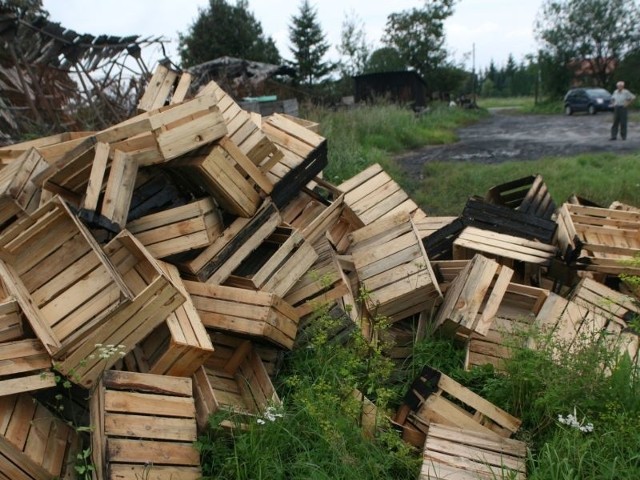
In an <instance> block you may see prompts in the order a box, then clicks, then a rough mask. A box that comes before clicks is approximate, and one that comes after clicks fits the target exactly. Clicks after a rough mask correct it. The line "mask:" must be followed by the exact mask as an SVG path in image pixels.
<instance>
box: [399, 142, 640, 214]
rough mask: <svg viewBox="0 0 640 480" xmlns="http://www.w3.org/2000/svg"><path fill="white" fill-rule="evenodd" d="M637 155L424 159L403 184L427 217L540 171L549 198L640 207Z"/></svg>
mask: <svg viewBox="0 0 640 480" xmlns="http://www.w3.org/2000/svg"><path fill="white" fill-rule="evenodd" d="M639 162H640V154H633V155H623V156H620V155H614V154H588V155H579V156H576V157H568V158H561V157H558V158H546V159H541V160H528V161H513V162H504V163H499V164H478V163H472V162H455V163H454V162H429V163H428V164H426V165H425V166H424V171H423V176H422V179H420V180H413V181H409V180H408V179H404V180H403V179H400V181H401V183H402V182H404V186H405V188H406V189H407V190H408V192H409V195H410V196H411V197H412V198H413V199H414V200H415V201H416V202H417V203H418V204H419V205H420V206H421V207H422V208H423V209H424V210H425V211H426V212H427V213H428V214H431V215H458V214H460V213H461V212H462V208H463V207H464V205H465V203H466V201H467V199H468V198H469V196H471V195H480V196H484V195H485V193H486V192H487V190H488V189H489V188H491V187H493V186H495V185H499V184H501V183H505V182H507V181H510V180H515V179H518V178H522V177H525V176H528V175H533V174H540V175H542V178H543V179H544V181H545V183H546V185H547V187H548V188H549V191H550V193H551V196H552V198H553V199H554V200H555V201H556V203H562V202H564V201H565V200H567V198H568V197H569V196H570V195H572V194H576V195H578V196H580V197H583V198H587V199H589V200H591V201H593V202H596V203H598V204H600V205H603V206H608V205H609V204H610V203H611V202H612V201H614V200H618V201H621V202H623V203H629V204H632V205H640V169H638V168H637V166H638V163H639Z"/></svg>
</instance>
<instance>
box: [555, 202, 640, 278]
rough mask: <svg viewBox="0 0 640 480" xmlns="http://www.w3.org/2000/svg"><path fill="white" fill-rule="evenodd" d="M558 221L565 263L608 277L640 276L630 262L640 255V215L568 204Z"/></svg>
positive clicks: (639, 272)
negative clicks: (639, 234)
mask: <svg viewBox="0 0 640 480" xmlns="http://www.w3.org/2000/svg"><path fill="white" fill-rule="evenodd" d="M557 222H558V236H557V242H558V245H559V247H560V250H561V252H562V255H563V257H564V260H565V262H567V263H569V264H570V265H572V266H574V267H575V268H579V269H583V270H588V271H594V272H600V273H604V274H611V275H619V274H621V273H625V274H629V275H640V267H639V266H637V265H634V264H633V263H632V262H630V261H631V260H633V258H634V257H635V256H636V255H637V254H638V253H639V252H640V237H638V234H637V233H638V230H639V229H640V213H638V212H634V211H625V210H617V209H611V208H598V207H587V206H582V205H573V204H569V203H565V204H563V205H562V206H561V207H560V209H559V212H558V219H557Z"/></svg>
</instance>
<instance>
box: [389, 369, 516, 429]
mask: <svg viewBox="0 0 640 480" xmlns="http://www.w3.org/2000/svg"><path fill="white" fill-rule="evenodd" d="M395 420H396V422H398V423H400V424H403V423H404V422H405V421H407V420H408V421H410V422H412V423H413V424H414V425H415V426H416V427H417V428H418V429H420V430H422V431H423V432H424V433H428V431H429V425H430V424H431V423H440V424H443V425H448V426H451V427H455V428H463V429H465V430H471V431H474V432H480V433H484V434H486V435H490V436H493V437H503V438H509V437H510V436H511V435H512V434H514V433H515V432H517V431H518V429H519V428H520V424H521V421H520V420H519V419H517V418H515V417H513V416H512V415H510V414H509V413H507V412H505V411H504V410H502V409H500V408H498V407H496V406H495V405H493V404H492V403H491V402H489V401H487V400H486V399H484V398H483V397H481V396H480V395H478V394H476V393H474V392H472V391H471V390H469V389H468V388H466V387H464V386H462V385H461V384H459V383H458V382H456V381H455V380H453V379H451V378H450V377H448V376H446V375H444V374H443V373H441V372H439V371H438V370H435V369H433V368H431V367H429V366H425V367H424V368H423V369H422V372H421V373H420V375H419V376H418V378H416V379H415V380H414V382H413V383H412V385H411V387H410V389H409V391H408V392H407V394H406V395H405V398H404V405H402V406H401V407H400V409H399V410H398V412H397V414H396V418H395Z"/></svg>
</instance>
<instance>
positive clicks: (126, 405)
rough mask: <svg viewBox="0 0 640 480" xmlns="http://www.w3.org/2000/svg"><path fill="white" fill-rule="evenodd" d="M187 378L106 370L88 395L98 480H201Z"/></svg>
mask: <svg viewBox="0 0 640 480" xmlns="http://www.w3.org/2000/svg"><path fill="white" fill-rule="evenodd" d="M192 389H193V386H192V383H191V379H190V378H183V377H170V376H166V375H151V374H142V373H131V372H118V371H115V370H109V371H106V372H105V373H104V376H103V378H102V379H101V381H100V383H99V384H98V385H97V388H96V390H95V391H94V392H93V394H92V396H91V404H90V408H91V427H92V429H93V430H92V432H91V450H92V452H91V454H92V460H93V465H94V467H95V473H96V477H97V480H117V479H118V480H119V479H132V480H133V479H137V478H149V479H151V478H153V479H162V480H164V479H171V478H176V479H177V478H179V479H181V480H182V479H184V480H196V479H199V478H201V476H202V471H201V468H200V455H199V453H198V451H197V450H196V448H195V447H194V445H193V442H195V440H196V438H197V426H196V409H195V403H194V400H193V392H192Z"/></svg>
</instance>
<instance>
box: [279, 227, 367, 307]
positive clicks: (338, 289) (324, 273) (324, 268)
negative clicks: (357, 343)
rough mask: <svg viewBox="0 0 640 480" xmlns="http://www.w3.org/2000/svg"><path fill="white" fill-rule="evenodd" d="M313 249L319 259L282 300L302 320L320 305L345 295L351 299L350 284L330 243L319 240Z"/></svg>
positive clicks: (322, 239)
mask: <svg viewBox="0 0 640 480" xmlns="http://www.w3.org/2000/svg"><path fill="white" fill-rule="evenodd" d="M313 249H314V251H315V252H316V254H317V256H318V258H317V260H316V261H315V262H314V263H313V265H311V267H309V268H307V271H306V272H305V273H304V275H303V276H302V277H301V278H300V279H299V280H298V281H297V282H296V283H295V284H294V285H293V287H292V288H291V289H290V290H289V291H288V293H287V294H286V295H285V297H284V300H285V301H286V302H287V303H289V304H290V305H291V306H292V307H294V308H295V309H296V311H297V313H298V315H299V316H300V317H301V318H302V317H304V316H305V315H309V314H310V313H312V312H313V311H314V309H316V308H318V307H319V306H321V305H324V304H328V303H332V302H333V301H335V300H337V299H339V298H342V297H344V296H347V295H350V296H351V297H352V296H353V295H352V292H351V288H350V286H349V280H348V279H347V278H346V276H345V274H344V272H343V270H342V268H341V267H340V265H339V264H338V262H337V259H336V258H335V252H334V251H333V248H332V247H331V244H330V243H329V241H328V240H327V239H325V238H320V239H319V240H317V241H316V242H315V243H314V245H313ZM353 303H355V302H352V304H353Z"/></svg>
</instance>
